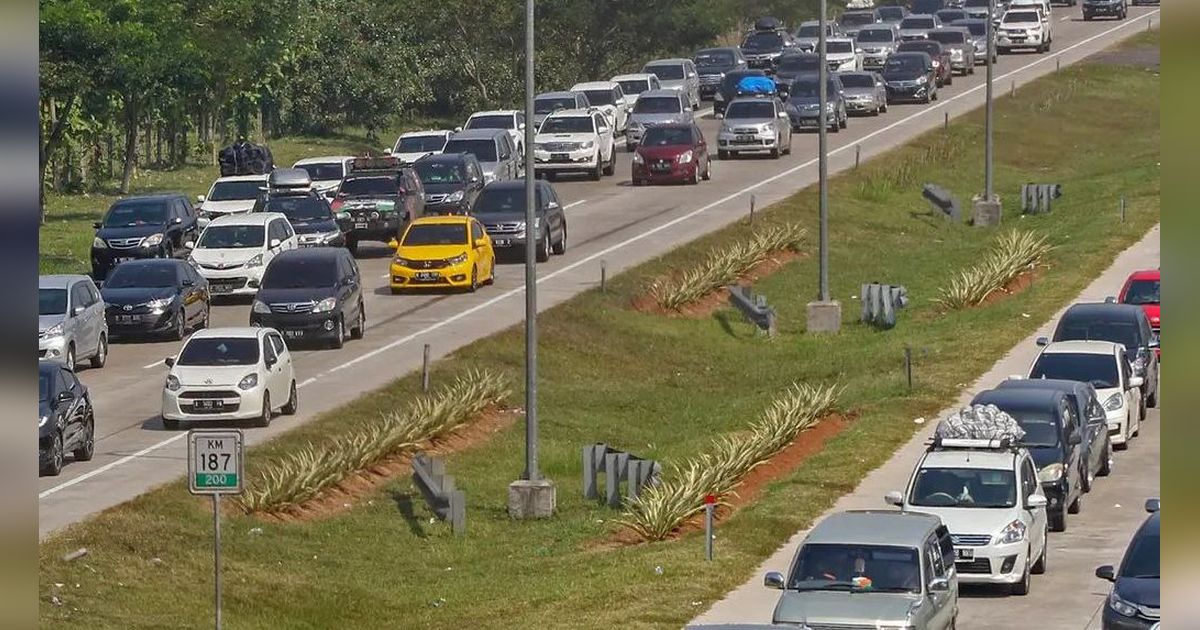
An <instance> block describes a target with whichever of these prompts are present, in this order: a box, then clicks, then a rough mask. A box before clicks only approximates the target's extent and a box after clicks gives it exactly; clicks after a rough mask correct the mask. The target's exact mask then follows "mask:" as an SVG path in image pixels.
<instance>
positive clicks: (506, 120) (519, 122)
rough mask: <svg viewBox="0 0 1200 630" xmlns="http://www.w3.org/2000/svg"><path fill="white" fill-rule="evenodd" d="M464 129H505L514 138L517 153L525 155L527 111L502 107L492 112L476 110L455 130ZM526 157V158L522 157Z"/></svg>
mask: <svg viewBox="0 0 1200 630" xmlns="http://www.w3.org/2000/svg"><path fill="white" fill-rule="evenodd" d="M463 129H503V130H505V131H507V132H508V137H509V138H512V142H513V146H514V147H516V148H517V155H518V156H522V155H525V112H521V111H517V110H515V109H502V110H496V111H490V112H475V113H474V114H471V116H470V118H467V122H466V123H465V124H463V126H462V127H460V128H459V129H456V130H455V131H462V130H463ZM520 159H522V160H523V159H524V158H520Z"/></svg>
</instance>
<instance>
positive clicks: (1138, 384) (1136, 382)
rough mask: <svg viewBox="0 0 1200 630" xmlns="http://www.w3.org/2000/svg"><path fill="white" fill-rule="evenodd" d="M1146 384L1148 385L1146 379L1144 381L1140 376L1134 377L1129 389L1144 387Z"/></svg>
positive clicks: (1131, 379) (1130, 379) (1130, 380)
mask: <svg viewBox="0 0 1200 630" xmlns="http://www.w3.org/2000/svg"><path fill="white" fill-rule="evenodd" d="M1145 384H1146V379H1144V378H1142V377H1140V376H1133V377H1130V378H1129V389H1133V388H1134V387H1141V386H1142V385H1145Z"/></svg>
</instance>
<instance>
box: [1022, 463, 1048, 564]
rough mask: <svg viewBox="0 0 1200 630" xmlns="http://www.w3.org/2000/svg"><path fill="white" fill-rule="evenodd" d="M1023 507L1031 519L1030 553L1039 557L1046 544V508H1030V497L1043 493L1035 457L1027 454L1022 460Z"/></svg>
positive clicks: (1029, 528)
mask: <svg viewBox="0 0 1200 630" xmlns="http://www.w3.org/2000/svg"><path fill="white" fill-rule="evenodd" d="M1020 470H1021V502H1022V503H1021V509H1022V510H1025V513H1026V515H1027V517H1028V519H1029V527H1028V532H1029V540H1030V543H1031V546H1032V547H1033V550H1032V553H1031V554H1030V555H1031V556H1032V557H1033V558H1037V557H1038V555H1039V554H1040V553H1041V550H1042V547H1044V546H1045V545H1046V530H1047V527H1046V519H1047V516H1046V508H1045V507H1044V506H1043V507H1036V508H1029V507H1027V506H1028V505H1029V503H1028V500H1029V497H1031V496H1033V495H1035V494H1042V490H1041V488H1042V485H1041V483H1039V482H1038V478H1037V472H1035V471H1034V468H1033V458H1031V457H1029V455H1028V454H1026V455H1025V456H1024V457H1023V458H1022V461H1021V469H1020Z"/></svg>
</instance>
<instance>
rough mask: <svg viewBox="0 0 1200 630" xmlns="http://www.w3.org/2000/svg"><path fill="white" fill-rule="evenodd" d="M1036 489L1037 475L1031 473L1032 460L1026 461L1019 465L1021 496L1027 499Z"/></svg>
mask: <svg viewBox="0 0 1200 630" xmlns="http://www.w3.org/2000/svg"><path fill="white" fill-rule="evenodd" d="M1037 487H1038V479H1037V473H1035V472H1033V460H1031V459H1026V460H1025V462H1024V463H1023V464H1022V465H1021V496H1022V497H1023V498H1026V499H1028V498H1029V496H1030V495H1032V494H1033V493H1034V492H1035V491H1036V490H1037Z"/></svg>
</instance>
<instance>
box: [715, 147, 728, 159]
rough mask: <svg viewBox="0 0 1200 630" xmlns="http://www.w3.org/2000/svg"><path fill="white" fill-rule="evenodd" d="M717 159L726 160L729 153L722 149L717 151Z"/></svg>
mask: <svg viewBox="0 0 1200 630" xmlns="http://www.w3.org/2000/svg"><path fill="white" fill-rule="evenodd" d="M717 159H718V160H728V159H729V152H728V151H726V150H724V149H717Z"/></svg>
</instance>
